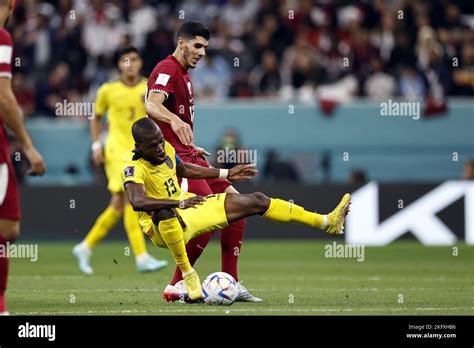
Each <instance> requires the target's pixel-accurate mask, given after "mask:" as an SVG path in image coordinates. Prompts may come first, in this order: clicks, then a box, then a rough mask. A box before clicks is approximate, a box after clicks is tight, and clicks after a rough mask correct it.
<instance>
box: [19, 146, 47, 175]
mask: <svg viewBox="0 0 474 348" xmlns="http://www.w3.org/2000/svg"><path fill="white" fill-rule="evenodd" d="M23 151H24V152H25V156H26V158H28V161H30V165H31V168H30V170H28V173H27V174H28V175H31V176H36V175H43V174H44V172H45V171H46V165H45V164H44V160H43V157H41V155H40V153H39V152H38V150H36V148H35V147H34V146H29V147H25V148H24V149H23Z"/></svg>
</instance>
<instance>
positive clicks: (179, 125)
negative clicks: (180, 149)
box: [171, 117, 194, 145]
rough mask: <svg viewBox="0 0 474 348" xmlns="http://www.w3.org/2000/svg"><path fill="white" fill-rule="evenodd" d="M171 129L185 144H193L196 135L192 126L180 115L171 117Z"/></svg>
mask: <svg viewBox="0 0 474 348" xmlns="http://www.w3.org/2000/svg"><path fill="white" fill-rule="evenodd" d="M171 129H172V130H173V132H174V133H175V134H176V135H177V136H178V138H179V141H181V142H182V143H183V144H184V145H191V144H192V143H193V141H194V136H193V130H192V129H191V126H190V125H189V124H187V123H186V122H184V121H182V120H181V119H180V118H179V117H173V118H172V119H171Z"/></svg>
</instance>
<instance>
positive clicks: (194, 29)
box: [176, 21, 211, 40]
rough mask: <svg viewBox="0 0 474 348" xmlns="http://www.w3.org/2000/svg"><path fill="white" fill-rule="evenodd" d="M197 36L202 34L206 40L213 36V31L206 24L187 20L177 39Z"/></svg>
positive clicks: (188, 38)
mask: <svg viewBox="0 0 474 348" xmlns="http://www.w3.org/2000/svg"><path fill="white" fill-rule="evenodd" d="M196 36H202V37H203V38H205V39H206V40H209V39H210V38H211V31H210V30H209V28H208V27H206V26H205V25H204V24H202V23H199V22H194V21H191V22H186V23H184V24H183V25H182V26H181V27H180V28H179V30H178V33H177V34H176V39H178V38H179V37H184V38H185V39H186V40H190V39H194V38H195V37H196Z"/></svg>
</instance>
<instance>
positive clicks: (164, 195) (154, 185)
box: [122, 141, 192, 233]
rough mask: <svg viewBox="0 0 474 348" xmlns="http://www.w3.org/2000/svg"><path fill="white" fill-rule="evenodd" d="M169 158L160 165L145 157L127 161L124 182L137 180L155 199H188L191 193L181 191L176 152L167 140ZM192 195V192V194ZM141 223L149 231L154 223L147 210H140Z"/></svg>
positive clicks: (166, 148)
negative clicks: (177, 174) (177, 173)
mask: <svg viewBox="0 0 474 348" xmlns="http://www.w3.org/2000/svg"><path fill="white" fill-rule="evenodd" d="M165 152H166V155H167V159H166V161H165V162H163V163H162V164H160V165H156V164H152V163H150V162H148V161H146V160H144V159H143V158H139V159H136V160H131V161H126V162H125V163H124V170H123V173H122V175H123V183H124V184H125V183H126V182H129V181H131V182H135V183H137V184H143V185H145V193H146V196H147V197H149V198H155V199H173V200H181V199H186V198H188V197H189V196H190V194H186V193H184V192H183V191H181V187H179V184H178V178H177V176H176V152H175V150H174V148H173V146H171V145H170V144H169V143H168V142H166V141H165ZM191 195H192V194H191ZM139 219H140V225H141V226H142V229H143V231H144V232H145V233H148V232H149V230H150V227H151V224H152V221H151V216H150V215H149V214H148V213H146V212H139Z"/></svg>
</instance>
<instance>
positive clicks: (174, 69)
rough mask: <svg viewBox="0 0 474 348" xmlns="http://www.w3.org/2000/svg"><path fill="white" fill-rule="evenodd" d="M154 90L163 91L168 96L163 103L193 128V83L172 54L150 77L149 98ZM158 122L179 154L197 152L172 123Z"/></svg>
mask: <svg viewBox="0 0 474 348" xmlns="http://www.w3.org/2000/svg"><path fill="white" fill-rule="evenodd" d="M152 92H161V93H163V94H164V95H165V96H166V100H165V102H164V103H163V105H164V106H165V107H166V108H167V109H168V110H169V111H171V112H172V113H173V114H175V115H177V116H178V117H179V118H180V119H181V120H182V121H184V122H186V123H187V124H189V125H190V126H191V129H193V121H194V94H193V85H192V84H191V79H190V78H189V74H188V72H187V71H185V70H184V69H183V67H182V65H181V64H180V63H179V62H178V60H177V59H176V58H175V57H173V56H172V55H169V56H168V57H167V58H165V59H163V60H162V61H161V62H159V63H158V64H157V65H156V66H155V69H153V71H152V73H151V75H150V77H149V78H148V84H147V98H148V95H149V93H152ZM156 122H157V124H158V126H159V127H160V129H161V131H162V132H163V136H164V137H165V139H166V141H168V142H169V143H170V144H171V145H173V147H174V148H175V149H176V153H177V154H178V155H180V156H189V155H192V154H194V153H195V152H196V151H195V149H194V147H192V146H186V145H184V144H183V143H181V141H180V140H179V138H178V136H177V135H176V134H175V133H174V132H173V130H172V129H171V125H169V124H168V123H165V122H160V121H156Z"/></svg>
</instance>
